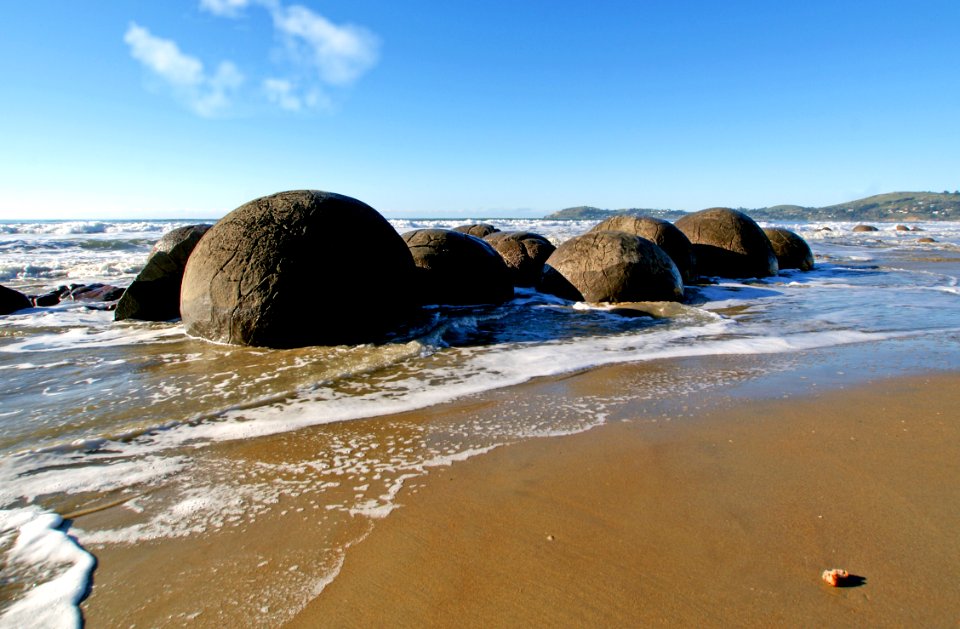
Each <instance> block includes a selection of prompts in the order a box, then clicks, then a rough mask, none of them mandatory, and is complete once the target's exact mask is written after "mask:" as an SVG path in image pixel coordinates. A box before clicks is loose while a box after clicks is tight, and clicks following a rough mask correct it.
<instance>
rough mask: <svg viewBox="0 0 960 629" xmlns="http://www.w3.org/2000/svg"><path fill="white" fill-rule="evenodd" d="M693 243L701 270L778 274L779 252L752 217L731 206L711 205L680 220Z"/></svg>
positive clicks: (709, 273)
mask: <svg viewBox="0 0 960 629" xmlns="http://www.w3.org/2000/svg"><path fill="white" fill-rule="evenodd" d="M676 226H677V228H678V229H679V230H680V231H682V232H683V233H684V235H685V236H686V237H687V238H688V239H689V240H690V243H691V244H692V245H693V255H694V257H695V258H696V261H697V273H698V274H699V275H706V276H713V275H715V276H719V277H729V278H739V277H768V276H770V275H776V274H777V271H778V270H779V268H778V267H777V256H776V255H774V253H773V248H772V247H771V246H770V240H769V239H768V238H767V235H766V234H764V233H763V230H762V229H760V226H759V225H757V224H756V223H755V222H754V220H753V219H752V218H750V217H749V216H747V215H746V214H744V213H743V212H738V211H737V210H732V209H730V208H711V209H708V210H701V211H700V212H694V213H693V214H688V215H687V216H684V217H682V218H680V219H678V220H677V222H676Z"/></svg>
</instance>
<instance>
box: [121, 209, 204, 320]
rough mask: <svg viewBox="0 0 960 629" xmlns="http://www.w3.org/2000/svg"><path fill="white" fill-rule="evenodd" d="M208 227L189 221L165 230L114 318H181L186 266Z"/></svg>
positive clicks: (125, 294)
mask: <svg viewBox="0 0 960 629" xmlns="http://www.w3.org/2000/svg"><path fill="white" fill-rule="evenodd" d="M208 229H210V226H209V225H187V226H185V227H178V228H177V229H174V230H172V231H170V232H168V233H166V234H164V235H163V237H162V238H161V239H160V240H158V241H157V244H155V245H154V246H153V249H152V250H151V251H150V256H149V257H148V258H147V261H146V263H145V264H144V265H143V269H142V270H141V271H140V273H139V274H138V275H137V277H136V279H134V280H133V282H132V283H131V284H130V286H128V287H127V290H126V292H125V293H124V294H123V296H122V297H121V298H120V301H119V302H118V303H117V311H116V313H115V314H114V319H115V320H117V321H121V320H123V319H140V320H142V321H168V320H170V319H177V318H179V317H180V284H181V282H182V280H183V269H184V268H185V267H186V266H187V259H188V258H189V257H190V254H191V253H192V252H193V249H194V247H196V246H197V243H198V242H200V238H201V237H202V236H203V235H204V234H205V233H206V232H207V230H208Z"/></svg>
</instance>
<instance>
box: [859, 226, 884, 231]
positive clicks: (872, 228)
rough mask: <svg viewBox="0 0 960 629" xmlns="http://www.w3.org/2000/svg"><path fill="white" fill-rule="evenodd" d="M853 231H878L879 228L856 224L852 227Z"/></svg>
mask: <svg viewBox="0 0 960 629" xmlns="http://www.w3.org/2000/svg"><path fill="white" fill-rule="evenodd" d="M853 231H855V232H878V231H880V230H879V229H877V228H876V227H874V226H873V225H857V226H856V227H854V228H853Z"/></svg>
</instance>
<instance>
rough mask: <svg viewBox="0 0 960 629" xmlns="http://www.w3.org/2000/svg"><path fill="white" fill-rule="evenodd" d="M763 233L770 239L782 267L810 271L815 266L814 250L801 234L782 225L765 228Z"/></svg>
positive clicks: (778, 262)
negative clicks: (811, 249)
mask: <svg viewBox="0 0 960 629" xmlns="http://www.w3.org/2000/svg"><path fill="white" fill-rule="evenodd" d="M763 233H765V234H766V235H767V238H768V239H769V240H770V246H771V247H773V253H774V255H776V256H777V265H778V266H779V267H780V268H781V269H800V270H801V271H809V270H810V269H812V268H813V252H812V251H810V245H808V244H807V241H806V240H804V239H803V237H801V236H800V235H799V234H797V233H796V232H792V231H790V230H789V229H784V228H782V227H769V228H766V229H764V230H763Z"/></svg>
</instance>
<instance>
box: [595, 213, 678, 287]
mask: <svg viewBox="0 0 960 629" xmlns="http://www.w3.org/2000/svg"><path fill="white" fill-rule="evenodd" d="M590 231H621V232H627V233H628V234H633V235H634V236H640V237H641V238H646V239H647V240H649V241H650V242H652V243H653V244H655V245H657V246H658V247H660V248H661V249H663V250H664V251H666V252H667V255H668V256H670V259H671V260H673V263H674V264H676V265H677V269H678V270H679V271H680V277H682V278H683V281H684V282H693V281H694V280H695V279H697V273H696V270H695V266H694V258H693V246H692V245H691V244H690V240H689V239H688V238H687V237H686V236H685V235H684V234H683V232H682V231H680V230H679V229H677V227H676V225H674V224H673V223H671V222H670V221H665V220H663V219H661V218H653V217H652V216H632V215H630V214H620V215H617V216H611V217H610V218H608V219H606V220H605V221H601V222H600V223H599V224H597V225H596V226H594V228H593V229H591V230H590Z"/></svg>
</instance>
